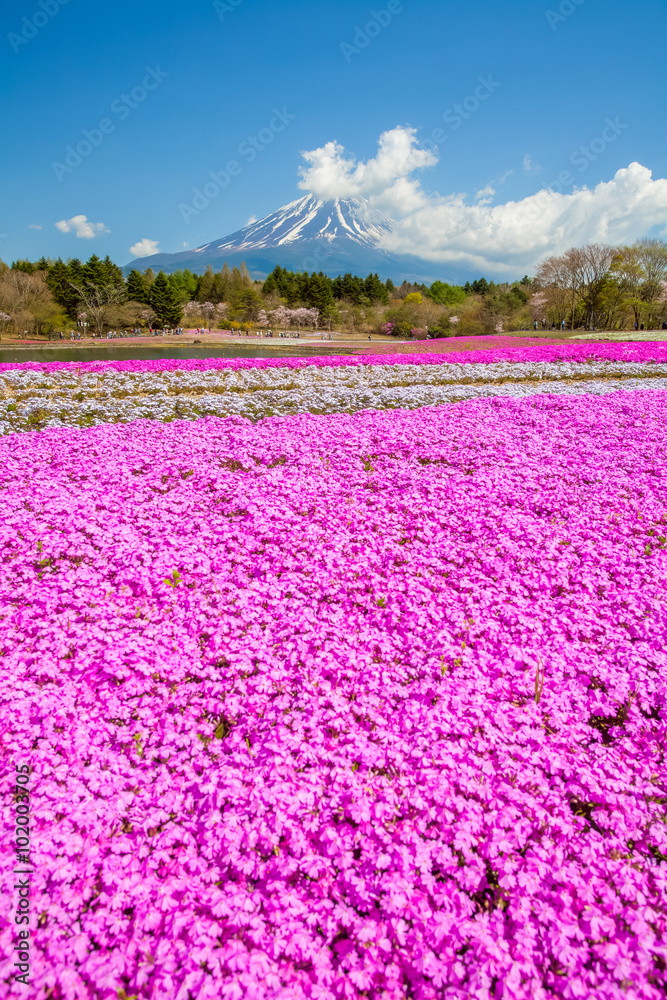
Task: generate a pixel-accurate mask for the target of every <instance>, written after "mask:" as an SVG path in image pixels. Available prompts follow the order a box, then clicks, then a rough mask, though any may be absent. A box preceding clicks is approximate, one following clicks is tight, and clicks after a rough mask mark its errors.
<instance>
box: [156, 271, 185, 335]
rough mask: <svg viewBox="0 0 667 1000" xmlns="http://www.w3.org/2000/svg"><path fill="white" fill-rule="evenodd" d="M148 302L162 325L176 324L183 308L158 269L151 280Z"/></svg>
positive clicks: (164, 276) (164, 275) (165, 277)
mask: <svg viewBox="0 0 667 1000" xmlns="http://www.w3.org/2000/svg"><path fill="white" fill-rule="evenodd" d="M149 304H150V306H151V309H152V310H153V312H154V313H155V315H156V316H157V318H158V321H159V322H160V323H162V324H163V326H169V327H173V326H178V324H179V323H180V320H181V316H182V315H183V310H182V308H181V303H180V302H179V301H178V295H177V294H176V291H175V290H174V288H173V286H172V285H170V283H169V280H168V278H167V275H166V274H165V273H164V271H160V272H159V274H158V275H157V276H156V278H155V281H154V282H153V286H152V288H151V294H150V303H149Z"/></svg>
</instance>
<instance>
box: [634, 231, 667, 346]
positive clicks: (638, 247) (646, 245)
mask: <svg viewBox="0 0 667 1000" xmlns="http://www.w3.org/2000/svg"><path fill="white" fill-rule="evenodd" d="M632 249H633V250H634V251H635V253H636V255H637V260H638V263H639V266H640V267H641V270H642V285H641V288H640V296H641V299H642V301H643V302H645V303H646V306H647V316H646V325H647V326H648V327H649V329H651V327H652V326H653V323H654V321H655V318H656V315H657V307H658V305H659V303H660V299H661V297H662V294H663V282H664V281H665V279H667V246H666V245H665V244H664V243H663V242H662V240H638V241H637V242H636V243H635V244H634V247H633V248H632Z"/></svg>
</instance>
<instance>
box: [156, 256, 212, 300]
mask: <svg viewBox="0 0 667 1000" xmlns="http://www.w3.org/2000/svg"><path fill="white" fill-rule="evenodd" d="M155 280H156V281H157V278H156V279H155ZM214 284H215V275H214V274H213V268H212V267H211V265H210V264H209V266H208V267H207V268H206V271H205V272H204V274H202V275H201V277H200V278H199V282H198V283H197V301H198V302H212V301H213V300H212V298H211V296H212V295H213V287H214Z"/></svg>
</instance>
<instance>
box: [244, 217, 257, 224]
mask: <svg viewBox="0 0 667 1000" xmlns="http://www.w3.org/2000/svg"><path fill="white" fill-rule="evenodd" d="M256 222H257V216H256V215H251V216H250V218H249V219H248V221H247V222H246V226H254V224H255V223H256Z"/></svg>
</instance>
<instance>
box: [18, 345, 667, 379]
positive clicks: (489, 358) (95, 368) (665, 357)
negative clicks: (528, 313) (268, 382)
mask: <svg viewBox="0 0 667 1000" xmlns="http://www.w3.org/2000/svg"><path fill="white" fill-rule="evenodd" d="M442 357H443V356H442V355H441V354H435V353H429V354H364V355H328V356H326V355H325V356H318V357H304V358H286V357H278V358H194V359H193V358H184V359H179V358H163V359H160V360H159V361H108V360H100V361H86V362H77V361H44V362H42V361H16V362H14V361H12V362H3V363H1V364H0V372H3V371H11V370H12V369H16V368H21V369H24V370H25V371H43V372H46V371H52V372H53V371H59V370H60V371H73V370H78V371H81V372H103V371H119V372H147V371H152V372H162V371H208V370H216V371H220V370H224V369H229V368H231V369H233V370H237V371H240V370H242V369H246V368H260V369H261V368H292V369H296V368H303V367H305V366H311V367H316V368H339V367H352V368H354V367H357V366H364V365H366V366H370V365H439V364H441V363H442ZM446 357H447V358H448V363H452V360H453V358H454V357H455V358H456V363H459V364H471V363H475V364H484V363H490V364H495V363H497V362H500V361H510V362H522V361H527V362H539V361H551V362H554V361H556V362H557V361H586V360H588V359H591V358H593V359H597V360H603V361H604V360H607V361H637V362H639V363H645V362H647V361H658V362H665V361H667V343H665V342H661V341H645V342H643V343H620V344H600V343H595V344H591V343H588V344H587V343H574V342H570V343H567V344H548V345H543V344H540V345H537V346H532V347H506V348H496V347H493V346H491V347H490V348H489V350H488V351H457V352H455V353H452V354H447V355H446Z"/></svg>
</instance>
